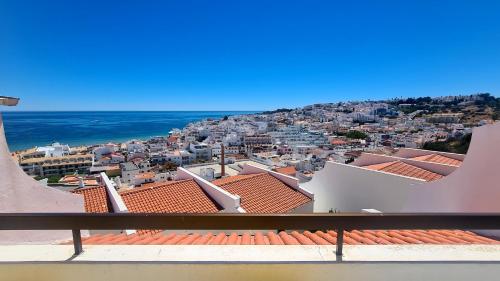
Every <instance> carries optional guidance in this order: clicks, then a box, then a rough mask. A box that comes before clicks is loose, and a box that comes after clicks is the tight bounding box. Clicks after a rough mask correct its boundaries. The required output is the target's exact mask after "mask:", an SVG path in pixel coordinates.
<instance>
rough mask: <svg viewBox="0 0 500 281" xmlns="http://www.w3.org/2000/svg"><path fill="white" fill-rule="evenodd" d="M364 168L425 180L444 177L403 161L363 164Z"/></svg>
mask: <svg viewBox="0 0 500 281" xmlns="http://www.w3.org/2000/svg"><path fill="white" fill-rule="evenodd" d="M363 168H366V169H370V170H375V171H383V172H386V173H391V174H396V175H401V176H406V177H412V178H416V179H421V180H425V181H434V180H438V179H441V178H443V177H444V176H443V175H440V174H438V173H434V172H431V171H429V170H425V169H422V168H420V167H417V166H414V165H411V164H407V163H404V162H401V161H391V162H385V163H380V164H374V165H368V166H363Z"/></svg>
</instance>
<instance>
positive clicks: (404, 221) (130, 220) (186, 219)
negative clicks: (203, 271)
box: [0, 213, 500, 256]
mask: <svg viewBox="0 0 500 281" xmlns="http://www.w3.org/2000/svg"><path fill="white" fill-rule="evenodd" d="M82 229H83V230H116V229H169V230H175V229H186V230H212V229H213V230H262V229H266V230H267V229H276V230H277V229H280V230H326V229H328V230H337V231H338V232H339V234H342V233H343V230H352V229H358V230H368V229H500V214H483V213H466V214H465V213H419V214H405V213H397V214H396V213H394V214H393V213H390V214H389V213H382V214H369V213H335V214H331V213H328V214H324V213H314V214H221V213H218V214H158V213H153V214H142V213H121V214H117V213H114V214H87V213H0V230H72V231H73V243H74V245H75V254H79V253H81V251H82V244H81V237H80V230H82ZM342 236H343V235H337V255H338V256H341V255H342V246H343V241H342V240H343V239H342Z"/></svg>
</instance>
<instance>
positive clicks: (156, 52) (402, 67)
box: [0, 0, 500, 110]
mask: <svg viewBox="0 0 500 281" xmlns="http://www.w3.org/2000/svg"><path fill="white" fill-rule="evenodd" d="M475 92H490V93H492V94H494V95H497V96H498V93H499V92H500V1H458V0H457V1H420V0H419V1H310V0H307V1H306V0H304V1H255V0H252V1H250V0H248V1H243V0H241V1H238V0H232V1H217V0H216V1H209V0H206V1H201V0H200V1H189V0H183V1H122V0H120V1H55V0H51V1H22V0H21V1H19V0H12V1H6V0H2V1H0V95H10V96H18V97H21V98H22V102H21V104H20V106H19V107H18V108H17V109H16V110H107V109H111V110H264V109H274V108H278V107H296V106H302V105H307V104H311V103H316V102H336V101H341V100H363V99H386V98H392V97H400V96H425V95H430V96H439V95H448V94H460V93H466V94H468V93H475Z"/></svg>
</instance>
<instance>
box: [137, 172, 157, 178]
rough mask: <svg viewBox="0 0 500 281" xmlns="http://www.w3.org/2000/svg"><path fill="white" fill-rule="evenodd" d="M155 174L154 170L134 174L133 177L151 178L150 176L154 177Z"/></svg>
mask: <svg viewBox="0 0 500 281" xmlns="http://www.w3.org/2000/svg"><path fill="white" fill-rule="evenodd" d="M155 175H156V174H155V173H154V172H146V173H139V174H137V175H135V178H137V179H151V178H154V177H155Z"/></svg>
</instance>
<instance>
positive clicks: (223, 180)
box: [212, 174, 259, 186]
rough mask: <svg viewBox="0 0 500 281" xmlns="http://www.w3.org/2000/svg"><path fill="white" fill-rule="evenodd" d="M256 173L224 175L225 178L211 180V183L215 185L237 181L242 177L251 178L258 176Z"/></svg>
mask: <svg viewBox="0 0 500 281" xmlns="http://www.w3.org/2000/svg"><path fill="white" fill-rule="evenodd" d="M258 175H259V174H249V175H235V176H230V177H225V178H221V179H216V180H213V181H212V183H213V184H215V185H217V186H222V185H226V184H229V183H233V182H237V181H240V180H243V179H248V178H253V177H255V176H258Z"/></svg>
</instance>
